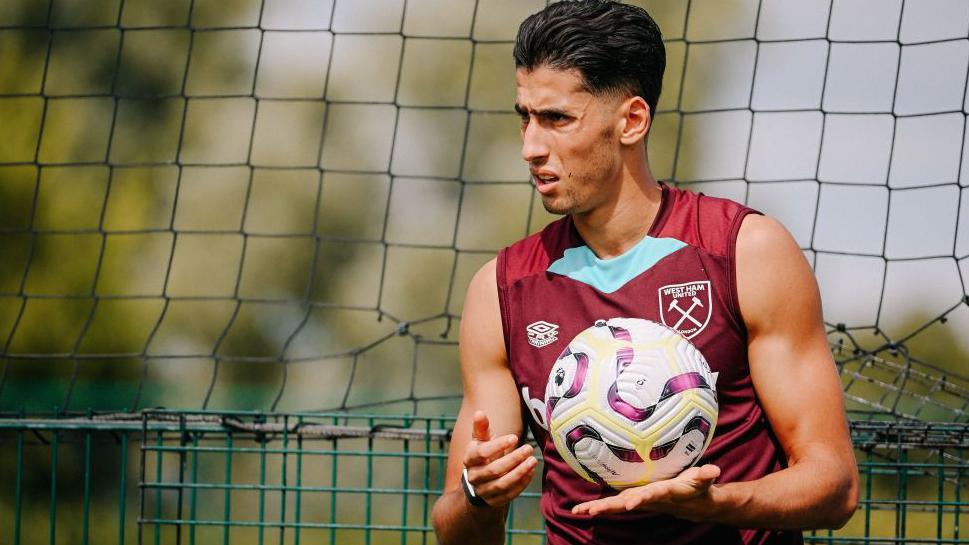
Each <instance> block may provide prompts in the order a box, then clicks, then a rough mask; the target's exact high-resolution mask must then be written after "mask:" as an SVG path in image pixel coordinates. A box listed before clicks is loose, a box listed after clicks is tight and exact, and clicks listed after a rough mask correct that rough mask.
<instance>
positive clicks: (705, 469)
mask: <svg viewBox="0 0 969 545" xmlns="http://www.w3.org/2000/svg"><path fill="white" fill-rule="evenodd" d="M719 476H720V468H719V467H717V466H715V465H713V464H704V465H702V466H700V467H698V468H696V473H695V474H694V477H693V478H694V480H695V481H696V482H697V484H701V485H705V486H710V485H712V484H713V482H714V481H716V480H717V477H719Z"/></svg>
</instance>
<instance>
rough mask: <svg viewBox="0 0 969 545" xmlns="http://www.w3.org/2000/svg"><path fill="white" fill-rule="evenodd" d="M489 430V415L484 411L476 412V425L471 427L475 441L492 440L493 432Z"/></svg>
mask: <svg viewBox="0 0 969 545" xmlns="http://www.w3.org/2000/svg"><path fill="white" fill-rule="evenodd" d="M488 428H489V424H488V415H486V414H485V413H484V411H475V412H474V424H473V425H472V427H471V438H472V439H474V440H475V441H487V440H489V439H491V432H490V431H489V429H488Z"/></svg>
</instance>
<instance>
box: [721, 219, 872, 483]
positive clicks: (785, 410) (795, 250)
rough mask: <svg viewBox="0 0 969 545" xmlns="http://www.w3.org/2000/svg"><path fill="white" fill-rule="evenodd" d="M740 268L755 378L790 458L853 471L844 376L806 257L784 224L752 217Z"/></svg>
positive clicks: (740, 248)
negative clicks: (825, 460)
mask: <svg viewBox="0 0 969 545" xmlns="http://www.w3.org/2000/svg"><path fill="white" fill-rule="evenodd" d="M736 266H737V294H738V299H739V302H740V312H741V315H742V316H743V319H744V323H745V324H746V327H747V331H748V359H749V362H750V375H751V380H752V381H753V385H754V389H755V391H756V392H757V396H758V398H759V399H760V402H761V405H762V406H763V408H764V412H765V414H766V415H767V418H768V420H769V422H770V424H771V426H772V428H773V429H774V432H775V434H776V436H777V438H778V440H779V441H780V443H781V445H782V447H783V448H784V450H785V453H786V454H787V457H788V460H789V462H790V463H791V464H792V465H793V464H796V463H797V462H798V460H800V459H802V458H804V457H805V456H825V457H829V458H831V459H832V461H835V462H837V463H838V464H839V466H841V467H849V468H851V471H852V472H854V463H855V462H854V454H853V451H852V448H851V441H850V438H849V434H848V428H847V423H846V420H845V412H844V399H843V394H842V390H841V381H840V379H839V377H838V373H837V368H836V366H835V363H834V360H833V358H832V356H831V350H830V348H829V346H828V341H827V337H826V335H825V331H824V324H823V321H822V315H821V297H820V293H819V290H818V285H817V282H816V281H815V279H814V275H813V273H812V271H811V268H810V266H809V265H808V263H807V260H806V259H805V258H804V255H803V254H802V252H801V250H800V248H799V247H798V246H797V243H795V241H794V239H793V238H792V237H791V235H790V234H789V233H788V232H787V230H786V229H784V227H783V226H782V225H781V224H780V223H778V222H777V221H776V220H773V219H771V218H768V217H764V216H758V215H749V216H747V217H746V218H745V219H744V220H743V224H742V225H741V228H740V232H739V234H738V237H737V262H736Z"/></svg>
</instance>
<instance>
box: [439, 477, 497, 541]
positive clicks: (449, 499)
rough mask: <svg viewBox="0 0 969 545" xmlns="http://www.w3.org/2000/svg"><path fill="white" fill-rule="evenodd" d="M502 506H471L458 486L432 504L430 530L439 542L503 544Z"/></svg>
mask: <svg viewBox="0 0 969 545" xmlns="http://www.w3.org/2000/svg"><path fill="white" fill-rule="evenodd" d="M506 513H507V508H506V507H475V506H472V505H471V504H469V503H468V500H467V498H465V497H464V492H462V491H461V490H460V489H458V490H451V491H449V492H445V493H444V494H443V495H442V496H441V497H440V498H438V500H437V503H435V504H434V512H433V513H432V516H431V518H432V520H433V523H434V532H435V533H436V534H437V540H438V542H440V543H441V545H497V544H501V543H504V536H505V515H506Z"/></svg>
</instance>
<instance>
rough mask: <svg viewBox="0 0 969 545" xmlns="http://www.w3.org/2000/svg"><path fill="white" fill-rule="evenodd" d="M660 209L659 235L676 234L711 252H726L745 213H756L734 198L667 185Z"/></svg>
mask: <svg viewBox="0 0 969 545" xmlns="http://www.w3.org/2000/svg"><path fill="white" fill-rule="evenodd" d="M666 192H667V196H666V202H665V203H664V206H663V209H662V210H661V211H660V217H659V218H658V221H660V225H661V227H660V232H661V236H670V237H672V238H676V239H678V240H681V241H683V242H686V243H687V244H690V245H691V246H695V247H698V248H702V249H704V250H706V251H708V252H710V253H712V254H715V255H720V256H727V255H729V254H730V252H731V250H732V249H733V242H734V240H735V239H736V237H737V231H738V229H739V227H740V224H741V222H743V220H744V217H746V216H748V215H750V214H759V212H757V211H756V210H753V209H752V208H749V207H747V206H744V205H743V204H740V203H738V202H736V201H732V200H730V199H724V198H720V197H711V196H709V195H704V194H703V193H697V192H694V191H690V190H688V189H681V188H675V187H670V186H667V188H666Z"/></svg>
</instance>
